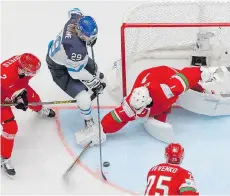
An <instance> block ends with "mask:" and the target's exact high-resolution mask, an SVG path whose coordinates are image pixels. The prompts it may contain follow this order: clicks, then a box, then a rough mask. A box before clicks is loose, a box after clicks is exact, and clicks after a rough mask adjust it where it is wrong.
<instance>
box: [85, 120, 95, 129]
mask: <svg viewBox="0 0 230 196" xmlns="http://www.w3.org/2000/svg"><path fill="white" fill-rule="evenodd" d="M93 125H94V121H93V119H90V120H85V128H89V127H92V126H93Z"/></svg>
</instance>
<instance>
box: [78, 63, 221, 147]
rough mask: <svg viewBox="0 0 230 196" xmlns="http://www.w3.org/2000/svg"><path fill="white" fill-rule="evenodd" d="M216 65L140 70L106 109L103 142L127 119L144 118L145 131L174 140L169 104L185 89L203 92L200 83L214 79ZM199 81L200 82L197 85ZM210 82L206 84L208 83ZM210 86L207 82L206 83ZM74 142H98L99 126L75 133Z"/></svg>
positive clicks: (83, 143) (166, 140)
mask: <svg viewBox="0 0 230 196" xmlns="http://www.w3.org/2000/svg"><path fill="white" fill-rule="evenodd" d="M216 71H217V68H215V69H214V68H208V67H207V68H204V67H186V68H183V69H182V70H178V69H174V68H170V67H168V66H159V67H152V68H150V69H146V70H144V71H142V72H141V73H140V74H139V75H138V76H137V78H136V81H135V83H134V85H133V88H132V90H131V93H130V94H129V95H128V96H127V97H125V98H124V100H123V102H122V103H121V105H120V106H119V107H116V108H115V109H114V110H113V111H111V112H109V113H108V114H106V115H105V116H104V118H103V119H102V122H101V125H102V128H103V132H102V134H101V136H102V139H101V140H102V142H103V141H105V140H106V135H105V134H110V133H115V132H117V131H119V130H120V129H121V128H123V127H124V126H125V125H126V124H127V123H128V122H130V121H133V120H136V119H140V118H142V119H144V120H145V123H144V127H145V129H146V131H147V132H148V133H149V134H150V135H152V136H153V137H155V138H156V139H159V140H161V141H163V142H166V143H170V142H172V141H173V140H174V132H173V128H172V126H171V125H170V124H169V123H167V122H166V119H167V115H168V114H169V113H170V112H171V107H172V105H173V104H174V103H175V102H176V101H177V99H178V97H179V96H180V95H181V94H182V93H183V92H185V91H187V90H188V89H193V90H196V91H200V92H203V91H204V89H203V86H205V85H206V83H207V82H209V81H210V83H211V81H213V80H215V79H216V78H218V77H217V76H216V74H215V73H216ZM200 84H202V85H200ZM207 84H209V83H207ZM208 86H209V85H208ZM75 135H76V140H77V143H78V144H80V145H83V146H84V145H86V144H87V143H89V142H90V141H92V144H91V145H94V144H98V143H99V139H98V138H99V134H98V128H96V127H95V128H94V127H93V128H91V131H90V132H87V131H84V130H82V131H81V132H77V133H76V134H75Z"/></svg>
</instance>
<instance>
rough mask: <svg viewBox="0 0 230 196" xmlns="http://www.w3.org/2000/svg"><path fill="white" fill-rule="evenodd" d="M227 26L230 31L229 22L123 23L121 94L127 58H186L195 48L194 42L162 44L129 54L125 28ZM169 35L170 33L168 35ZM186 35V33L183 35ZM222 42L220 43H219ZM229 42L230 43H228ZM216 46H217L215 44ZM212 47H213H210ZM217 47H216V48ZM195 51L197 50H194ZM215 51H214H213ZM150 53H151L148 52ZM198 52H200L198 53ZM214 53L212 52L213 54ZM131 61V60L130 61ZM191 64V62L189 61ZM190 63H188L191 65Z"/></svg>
mask: <svg viewBox="0 0 230 196" xmlns="http://www.w3.org/2000/svg"><path fill="white" fill-rule="evenodd" d="M207 27H211V28H229V29H228V31H229V33H230V22H229V23H227V22H225V23H123V24H122V26H121V64H122V88H123V96H126V95H127V78H126V76H127V67H128V63H127V61H128V60H127V58H132V61H137V60H141V59H144V58H160V59H175V58H176V59H183V58H184V59H186V58H190V57H191V55H192V53H193V51H195V50H196V42H194V43H190V44H189V43H187V45H177V46H176V45H174V46H169V45H168V46H162V47H158V48H155V49H146V50H143V51H141V52H139V53H135V54H132V56H131V55H129V54H127V50H126V45H127V40H126V33H125V31H126V29H132V28H134V29H144V28H153V29H156V28H159V29H164V28H170V29H171V30H172V31H173V29H174V28H176V29H177V30H178V29H180V28H181V29H182V28H207ZM169 36H170V35H169ZM185 36H186V35H185ZM219 44H222V43H219ZM229 44H230V43H229ZM216 47H217V46H216ZM212 49H214V48H212ZM218 49H219V48H218V47H217V48H216V50H218ZM224 49H225V50H224V52H225V53H226V54H228V52H229V51H228V49H229V48H227V47H224ZM210 50H211V49H210V48H208V50H206V51H205V50H200V51H199V52H198V53H197V54H198V56H202V55H203V54H202V53H206V54H205V55H203V56H207V53H210ZM196 51H197V50H196ZM214 52H215V51H214ZM150 53H151V54H150ZM199 53H200V54H199ZM213 55H214V54H213ZM130 63H132V62H130ZM191 64H192V62H191ZM191 64H190V65H191Z"/></svg>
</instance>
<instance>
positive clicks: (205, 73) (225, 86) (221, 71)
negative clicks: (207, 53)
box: [199, 66, 230, 94]
mask: <svg viewBox="0 0 230 196" xmlns="http://www.w3.org/2000/svg"><path fill="white" fill-rule="evenodd" d="M200 69H201V72H202V73H201V79H202V80H201V81H199V84H200V85H201V86H202V87H203V88H204V89H205V92H206V93H210V94H230V72H229V71H228V69H227V67H225V66H221V67H208V68H207V67H201V68H200Z"/></svg>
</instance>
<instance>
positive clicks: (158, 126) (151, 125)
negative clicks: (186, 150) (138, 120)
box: [144, 118, 174, 143]
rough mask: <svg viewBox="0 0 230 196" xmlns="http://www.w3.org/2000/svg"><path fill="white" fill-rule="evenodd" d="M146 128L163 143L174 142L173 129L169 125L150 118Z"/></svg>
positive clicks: (145, 124)
mask: <svg viewBox="0 0 230 196" xmlns="http://www.w3.org/2000/svg"><path fill="white" fill-rule="evenodd" d="M144 127H145V130H146V131H147V132H148V133H149V134H150V135H151V136H153V137H154V138H156V139H158V140H160V141H162V142H165V143H171V142H173V141H174V132H173V128H172V125H170V124H169V123H164V122H161V121H158V120H156V119H154V118H148V120H146V122H145V123H144Z"/></svg>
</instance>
